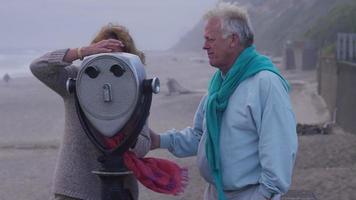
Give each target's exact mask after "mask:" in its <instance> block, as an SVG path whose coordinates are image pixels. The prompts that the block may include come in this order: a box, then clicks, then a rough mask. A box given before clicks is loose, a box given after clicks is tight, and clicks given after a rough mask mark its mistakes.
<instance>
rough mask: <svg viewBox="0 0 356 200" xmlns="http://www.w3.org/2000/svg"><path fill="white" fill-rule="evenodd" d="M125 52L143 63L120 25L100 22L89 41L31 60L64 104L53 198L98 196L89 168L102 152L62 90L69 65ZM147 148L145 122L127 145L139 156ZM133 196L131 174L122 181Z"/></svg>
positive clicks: (93, 199)
mask: <svg viewBox="0 0 356 200" xmlns="http://www.w3.org/2000/svg"><path fill="white" fill-rule="evenodd" d="M110 52H128V53H132V54H136V55H137V56H139V57H140V59H141V61H142V62H143V63H144V61H145V57H144V54H143V53H142V52H141V51H139V50H138V49H136V47H135V44H134V41H133V39H132V38H131V36H130V34H129V32H128V30H127V29H126V28H125V27H124V26H119V25H117V26H116V25H112V24H109V25H107V26H104V27H103V28H102V29H101V30H100V32H99V33H98V34H97V35H96V37H95V38H94V40H93V41H92V42H91V44H90V45H88V46H85V47H81V48H70V49H63V50H57V51H53V52H49V53H47V54H45V55H43V56H42V57H40V58H38V59H36V60H35V61H33V62H32V64H31V71H32V73H33V74H34V75H35V76H36V77H37V78H38V79H39V80H40V81H42V82H43V83H44V84H46V85H47V86H48V87H49V88H51V89H52V90H53V91H55V92H56V93H58V94H59V95H60V96H61V97H62V98H63V101H64V106H65V133H64V136H63V140H62V144H61V147H60V153H59V158H58V162H57V166H56V171H55V179H54V187H53V192H54V199H55V200H100V199H101V196H100V192H101V185H100V184H101V183H100V180H99V178H98V177H97V176H96V175H94V174H93V173H92V172H91V171H93V170H98V169H100V168H101V166H100V163H99V162H98V161H97V159H98V157H99V156H100V155H102V153H101V152H100V151H99V150H98V149H97V148H96V147H95V146H94V144H92V142H91V141H90V140H89V138H88V137H87V136H86V134H85V133H84V130H83V128H82V127H81V125H80V122H79V119H78V116H77V114H76V108H75V98H74V95H73V94H69V93H68V92H67V91H66V81H67V79H68V78H70V77H72V78H75V77H76V75H77V73H78V67H75V66H73V65H72V62H73V61H75V60H77V59H83V58H84V57H86V56H90V55H93V54H98V53H110ZM149 149H150V137H149V130H148V126H147V125H145V126H144V128H143V130H142V131H141V133H140V135H139V136H138V138H137V142H136V145H135V146H134V147H133V148H132V149H131V150H132V151H133V152H135V153H136V155H137V156H138V157H143V156H144V155H146V153H147V152H148V151H149ZM124 187H125V189H127V190H129V192H130V194H131V196H132V198H133V199H138V184H137V181H136V178H135V177H134V176H129V178H127V180H125V182H124Z"/></svg>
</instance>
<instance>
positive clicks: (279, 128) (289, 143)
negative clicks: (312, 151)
mask: <svg viewBox="0 0 356 200" xmlns="http://www.w3.org/2000/svg"><path fill="white" fill-rule="evenodd" d="M259 91H260V102H259V103H260V105H261V109H260V115H259V117H260V123H259V125H258V126H257V129H258V134H259V157H260V163H261V167H262V173H261V176H260V180H259V182H260V184H261V186H260V188H259V189H260V192H261V193H262V194H263V195H264V196H265V197H271V196H272V195H273V194H283V193H286V192H287V191H288V189H289V187H290V185H291V179H292V172H293V167H294V162H295V158H296V153H297V146H298V139H297V134H296V121H295V116H294V113H293V111H292V107H291V103H290V99H289V95H288V92H287V90H286V89H285V87H284V85H283V83H282V81H281V79H280V78H279V77H278V76H276V75H275V74H273V75H271V76H270V77H267V78H265V79H262V80H261V82H260V88H259ZM258 121H259V120H258Z"/></svg>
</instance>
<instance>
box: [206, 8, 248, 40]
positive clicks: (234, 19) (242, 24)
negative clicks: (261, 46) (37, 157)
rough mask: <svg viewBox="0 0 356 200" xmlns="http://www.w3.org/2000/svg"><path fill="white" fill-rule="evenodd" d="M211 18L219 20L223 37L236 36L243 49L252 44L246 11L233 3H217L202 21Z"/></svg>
mask: <svg viewBox="0 0 356 200" xmlns="http://www.w3.org/2000/svg"><path fill="white" fill-rule="evenodd" d="M212 17H219V18H220V19H221V30H222V32H223V37H224V38H226V37H228V36H229V35H232V34H237V35H238V36H239V39H240V42H241V44H242V45H243V46H244V47H248V46H250V45H252V44H253V37H254V34H253V30H252V26H251V23H250V19H249V17H248V14H247V11H246V10H245V9H244V8H242V7H240V6H238V5H237V4H234V3H228V2H219V3H218V4H217V6H216V7H214V8H213V9H211V10H209V11H208V12H207V13H206V14H205V15H204V19H205V20H209V19H210V18H212Z"/></svg>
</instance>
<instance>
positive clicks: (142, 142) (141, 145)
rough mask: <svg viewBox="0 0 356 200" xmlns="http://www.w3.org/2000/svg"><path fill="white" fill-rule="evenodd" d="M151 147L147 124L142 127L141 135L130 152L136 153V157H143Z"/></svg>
mask: <svg viewBox="0 0 356 200" xmlns="http://www.w3.org/2000/svg"><path fill="white" fill-rule="evenodd" d="M150 147H151V138H150V134H149V128H148V125H147V123H146V124H145V125H144V126H143V128H142V131H141V133H140V134H139V135H138V137H137V141H136V144H135V146H134V147H133V148H132V151H133V152H135V153H136V155H137V157H139V158H142V157H144V156H145V155H146V154H147V153H148V151H149V150H150Z"/></svg>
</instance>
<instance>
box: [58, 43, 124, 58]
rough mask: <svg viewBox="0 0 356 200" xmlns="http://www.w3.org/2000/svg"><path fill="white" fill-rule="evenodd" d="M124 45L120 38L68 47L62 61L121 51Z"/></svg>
mask: <svg viewBox="0 0 356 200" xmlns="http://www.w3.org/2000/svg"><path fill="white" fill-rule="evenodd" d="M124 47H125V46H124V44H123V43H122V42H121V41H120V40H115V39H107V40H102V41H100V42H97V43H94V44H91V45H89V46H86V47H81V48H74V49H69V51H68V52H67V54H66V55H65V56H64V58H63V61H64V62H68V63H71V62H73V61H74V60H77V59H83V58H84V57H85V56H90V55H94V54H98V53H111V52H123V51H124Z"/></svg>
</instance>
